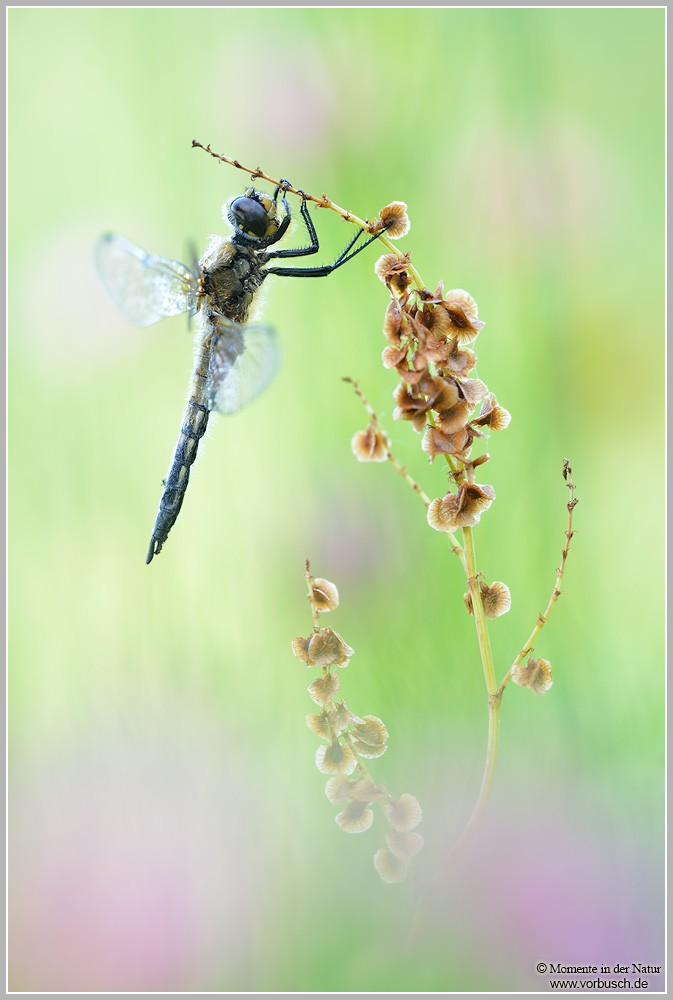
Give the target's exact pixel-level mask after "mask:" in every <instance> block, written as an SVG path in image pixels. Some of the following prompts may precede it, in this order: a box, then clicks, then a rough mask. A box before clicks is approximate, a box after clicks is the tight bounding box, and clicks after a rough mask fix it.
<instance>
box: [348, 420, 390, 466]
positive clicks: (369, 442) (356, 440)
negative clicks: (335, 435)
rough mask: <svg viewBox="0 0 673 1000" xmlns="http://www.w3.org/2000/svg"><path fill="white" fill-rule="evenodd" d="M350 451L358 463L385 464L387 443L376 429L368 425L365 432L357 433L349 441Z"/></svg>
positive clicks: (372, 425)
mask: <svg viewBox="0 0 673 1000" xmlns="http://www.w3.org/2000/svg"><path fill="white" fill-rule="evenodd" d="M351 451H352V452H353V454H354V455H355V457H356V458H357V460H358V462H385V461H386V460H387V458H388V442H387V441H386V438H385V437H384V435H383V434H382V432H381V431H380V429H379V428H378V427H376V426H375V425H374V424H370V425H369V427H368V428H367V430H366V431H358V432H357V433H356V434H354V435H353V437H352V439H351Z"/></svg>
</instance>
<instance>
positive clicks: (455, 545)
mask: <svg viewBox="0 0 673 1000" xmlns="http://www.w3.org/2000/svg"><path fill="white" fill-rule="evenodd" d="M344 382H349V383H350V384H351V385H352V386H353V389H354V390H355V392H356V393H357V395H358V396H359V397H360V400H361V401H362V404H363V406H364V407H365V409H366V410H367V413H368V414H369V419H370V421H371V423H372V425H373V426H374V428H375V429H376V431H377V432H378V433H379V435H380V437H381V440H382V441H383V442H384V444H385V447H386V454H387V455H388V461H389V462H390V463H391V465H392V466H393V467H394V468H395V469H396V470H397V472H399V474H400V476H401V477H402V479H404V481H405V483H408V485H409V486H411V488H412V490H413V491H414V493H416V495H417V496H419V497H420V498H421V500H422V501H423V503H424V504H425V506H426V507H429V506H430V504H431V502H432V501H431V500H430V497H429V496H428V495H427V493H425V492H424V491H423V488H422V487H421V486H420V484H419V483H417V482H416V480H415V479H413V478H412V477H411V476H410V475H409V471H408V469H407V468H406V466H404V465H401V464H400V463H399V462H398V460H397V459H396V458H395V455H394V454H393V452H392V450H391V448H390V442H389V441H388V436H387V435H386V433H385V431H384V430H383V428H382V427H381V422H380V420H379V418H378V417H377V416H376V413H375V412H374V409H373V407H372V406H371V404H370V402H369V400H368V399H367V397H366V396H365V394H364V392H363V391H362V389H361V388H360V386H359V385H358V383H357V382H356V381H355V379H353V378H349V377H348V376H346V377H345V378H344ZM445 534H446V537H447V538H448V539H449V542H450V545H451V552H453V553H454V554H455V555H457V556H458V558H459V559H460V561H461V563H462V565H463V569H465V556H464V553H463V549H462V547H461V544H460V542H459V541H458V539H457V538H456V536H455V535H454V534H453V532H451V531H447V532H445Z"/></svg>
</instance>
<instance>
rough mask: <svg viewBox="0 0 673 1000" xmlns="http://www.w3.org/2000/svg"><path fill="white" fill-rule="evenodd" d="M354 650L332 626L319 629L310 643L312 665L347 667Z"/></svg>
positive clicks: (309, 651)
mask: <svg viewBox="0 0 673 1000" xmlns="http://www.w3.org/2000/svg"><path fill="white" fill-rule="evenodd" d="M354 652H355V650H353V649H351V647H350V646H349V645H348V644H347V643H345V642H344V641H343V639H342V638H341V636H340V635H339V634H338V633H337V632H334V631H333V630H332V629H331V628H321V629H318V630H317V631H316V632H314V633H313V635H312V636H311V639H310V641H309V644H308V655H309V657H310V660H311V665H315V666H320V667H346V666H348V661H349V660H350V658H351V656H352V655H353V653H354Z"/></svg>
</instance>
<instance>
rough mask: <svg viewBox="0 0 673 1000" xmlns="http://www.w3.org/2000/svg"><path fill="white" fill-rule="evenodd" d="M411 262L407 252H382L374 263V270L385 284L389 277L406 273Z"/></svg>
mask: <svg viewBox="0 0 673 1000" xmlns="http://www.w3.org/2000/svg"><path fill="white" fill-rule="evenodd" d="M410 262H411V255H410V254H408V253H405V254H402V255H401V256H400V255H399V254H396V253H384V254H383V256H382V257H379V259H378V260H377V261H376V264H374V271H375V272H376V274H377V276H378V277H379V278H380V279H381V281H383V282H384V283H385V284H387V283H388V281H389V279H390V278H392V277H394V276H395V275H399V274H406V273H407V268H408V266H409V264H410Z"/></svg>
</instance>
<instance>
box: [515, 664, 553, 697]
mask: <svg viewBox="0 0 673 1000" xmlns="http://www.w3.org/2000/svg"><path fill="white" fill-rule="evenodd" d="M512 680H513V681H514V683H515V684H519V685H521V687H527V688H530V689H531V691H533V692H534V694H544V693H545V691H548V690H549V688H550V687H551V686H552V683H553V681H552V669H551V663H550V662H549V660H541V659H538V660H536V659H535V658H534V657H532V656H531V657H530V658H529V660H528V663H518V664H517V665H516V667H512Z"/></svg>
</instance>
